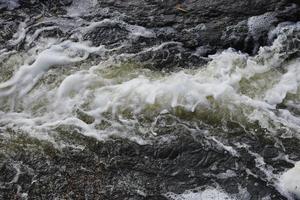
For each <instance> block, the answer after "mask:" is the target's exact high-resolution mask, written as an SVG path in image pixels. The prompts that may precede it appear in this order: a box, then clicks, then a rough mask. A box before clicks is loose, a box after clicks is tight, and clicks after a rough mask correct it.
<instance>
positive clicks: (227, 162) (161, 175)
mask: <svg viewBox="0 0 300 200" xmlns="http://www.w3.org/2000/svg"><path fill="white" fill-rule="evenodd" d="M68 134H70V133H68ZM72 134H74V133H72ZM172 134H174V135H177V138H176V139H175V140H173V141H169V142H167V143H164V142H161V141H160V140H157V141H155V143H153V144H151V145H150V144H149V145H148V144H145V145H139V144H137V143H135V142H132V141H129V140H126V139H114V140H109V141H106V142H99V141H97V140H95V139H92V138H86V137H83V136H80V135H78V136H76V137H77V140H76V141H77V143H82V144H84V145H85V146H84V147H83V148H82V149H74V148H64V149H61V150H58V149H56V148H54V147H53V146H52V145H51V144H48V143H44V142H38V141H37V140H34V139H30V138H26V137H22V138H19V136H18V139H16V140H12V141H10V143H8V144H7V145H6V146H4V147H1V150H2V152H7V151H9V152H8V154H6V155H3V154H1V159H0V164H1V166H0V173H1V178H0V184H1V188H0V191H1V195H0V197H1V198H3V199H16V198H17V199H22V198H25V197H29V199H55V198H60V199H61V198H66V199H168V198H167V197H166V193H168V192H174V193H182V192H184V191H185V190H188V189H191V188H195V187H199V186H204V185H221V186H222V187H223V189H224V190H225V191H226V192H228V193H231V194H238V193H239V192H240V190H241V188H244V189H246V191H248V193H243V194H240V195H241V196H239V197H240V198H245V199H263V198H264V197H267V196H269V194H272V195H271V198H272V199H286V198H285V197H283V196H282V195H281V194H280V193H278V192H277V191H276V190H275V188H274V186H272V185H269V184H268V183H267V180H268V177H266V174H264V172H263V170H264V167H266V166H267V164H268V162H272V163H273V164H274V160H277V161H275V162H276V163H278V165H279V166H280V167H286V165H287V166H289V167H290V166H292V165H291V164H288V163H286V162H284V161H283V160H281V159H280V158H279V157H278V156H279V155H280V152H282V151H283V150H282V149H279V148H276V147H274V144H275V141H273V140H272V139H271V138H270V139H269V141H266V140H268V139H266V138H265V136H263V137H261V136H256V137H253V136H251V135H247V134H244V133H243V134H241V135H239V134H238V133H232V134H237V135H236V137H235V138H234V141H231V142H232V143H235V142H243V144H247V145H249V146H251V149H245V148H240V149H239V152H238V154H239V155H233V154H232V152H230V151H226V150H224V149H222V148H220V146H218V145H217V143H216V142H214V140H211V139H208V138H206V137H205V136H204V135H205V134H203V133H201V132H198V133H194V134H192V135H191V134H190V133H189V132H184V131H181V132H179V131H178V133H177V131H173V133H172ZM224 134H228V133H224ZM69 137H73V138H74V135H73V136H71V135H70V136H69ZM79 138H82V139H83V140H78V139H79ZM298 143H299V142H298ZM266 144H269V145H266ZM298 145H299V144H298ZM33 146H34V148H32V147H33ZM293 146H294V145H293ZM288 151H290V150H288ZM292 151H293V150H292ZM292 151H291V152H292ZM250 152H251V153H250ZM261 152H262V155H263V158H264V160H265V161H266V165H265V166H264V164H262V163H261V164H258V165H257V163H256V162H257V160H256V157H255V156H254V154H256V153H261ZM276 157H277V159H276ZM274 158H275V159H274ZM237 166H238V167H237ZM260 167H262V168H260Z"/></svg>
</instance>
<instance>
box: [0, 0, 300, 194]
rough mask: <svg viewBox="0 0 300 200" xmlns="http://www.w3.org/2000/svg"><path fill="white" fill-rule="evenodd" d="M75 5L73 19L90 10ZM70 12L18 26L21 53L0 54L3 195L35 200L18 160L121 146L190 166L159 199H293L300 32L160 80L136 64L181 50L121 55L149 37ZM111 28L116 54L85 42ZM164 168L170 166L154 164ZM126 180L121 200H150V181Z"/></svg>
mask: <svg viewBox="0 0 300 200" xmlns="http://www.w3.org/2000/svg"><path fill="white" fill-rule="evenodd" d="M80 3H82V2H79V1H78V2H77V4H78V5H76V7H78V6H83V7H84V6H87V5H89V6H91V5H92V4H93V2H92V1H91V2H89V4H84V3H82V5H79V4H80ZM87 10H88V7H87ZM68 12H69V13H68V17H63V18H56V17H48V18H41V19H39V20H36V22H35V23H33V24H32V23H28V20H25V21H24V22H22V23H20V24H19V28H18V31H17V32H16V33H15V35H14V37H13V38H12V39H11V40H10V41H9V43H10V45H12V46H18V45H23V46H24V49H25V50H15V49H14V50H10V49H9V48H4V49H0V60H1V62H0V82H1V83H0V143H1V146H2V147H0V148H1V150H2V154H3V155H2V156H1V162H2V163H5V162H8V160H9V162H10V163H11V164H10V166H11V167H12V168H13V169H15V170H14V171H15V173H14V175H13V176H12V177H11V179H9V180H7V181H5V180H3V179H2V180H1V187H8V185H19V187H18V188H19V189H18V194H19V196H21V197H22V198H24V199H27V198H30V191H31V190H30V189H28V187H27V186H24V184H23V185H22V183H21V182H22V180H19V177H20V174H22V173H23V174H26V173H27V172H26V173H25V171H26V170H25V168H26V167H25V168H24V166H27V168H30V164H28V163H27V164H26V163H25V162H24V161H20V159H19V160H18V159H16V158H15V155H16V154H18V152H19V151H29V150H28V149H30V148H37V149H39V150H38V151H42V150H40V149H43V148H44V146H45V145H46V146H47V148H49V147H48V146H51V147H50V148H53V149H56V150H58V151H63V150H64V149H74V150H76V151H83V150H84V149H86V148H88V145H89V144H90V143H89V142H90V140H93V141H97V142H100V143H101V144H106V143H109V142H111V141H114V140H121V141H122V140H124V141H127V142H128V143H129V144H132V145H133V144H134V145H137V146H139V147H137V148H142V147H149V148H151V149H154V151H155V148H161V147H162V146H164V147H166V148H167V147H169V148H170V149H171V150H170V152H171V153H172V148H174V149H176V148H178V147H174V144H176V145H181V147H180V148H179V149H176V151H178V152H177V154H176V155H175V157H176V156H177V157H185V158H182V162H185V163H182V164H180V165H179V164H176V165H175V164H174V166H176V167H174V168H175V169H173V171H172V173H171V174H172V176H175V177H176V175H177V174H176V173H178V174H179V175H180V174H181V175H180V177H184V178H182V180H181V179H180V178H179V179H176V180H175V181H174V180H172V181H173V182H175V183H172V187H171V186H170V187H167V186H165V187H164V189H161V190H158V191H157V193H159V194H160V195H162V196H163V197H164V198H167V199H171V200H172V199H176V200H177V199H189V200H190V199H266V200H267V199H294V198H296V196H294V194H297V192H298V194H299V188H297V186H299V178H298V179H296V180H295V181H294V182H293V180H292V177H293V176H294V177H297V176H298V177H299V176H300V174H299V173H296V172H294V173H292V175H290V177H288V176H287V175H286V176H285V178H283V176H282V175H283V174H284V173H285V172H286V171H287V170H289V169H291V168H293V166H294V164H295V163H296V162H297V161H298V160H300V150H299V145H300V142H299V139H300V135H299V134H300V118H299V116H300V88H299V85H300V68H299V66H300V58H299V57H298V56H297V55H299V54H298V53H299V44H300V24H299V23H284V24H280V25H279V26H278V27H277V28H276V29H274V30H272V32H270V33H269V37H270V38H276V39H275V40H273V43H272V44H271V45H270V46H266V47H261V48H260V50H259V52H258V53H257V55H255V56H250V55H248V54H245V53H241V52H238V51H236V50H234V49H227V50H224V51H221V52H218V53H216V54H214V55H211V56H209V61H208V63H207V64H202V65H201V66H197V67H195V68H187V69H181V68H180V69H178V68H176V69H174V70H167V71H164V70H155V69H152V68H149V67H146V66H145V65H144V63H143V61H141V60H140V59H139V60H138V61H137V59H136V58H137V57H139V55H141V54H142V53H147V52H151V51H156V50H159V49H162V48H164V47H165V46H167V45H179V46H180V45H181V44H180V43H177V42H172V41H170V42H166V43H162V44H158V45H155V46H151V47H147V48H144V49H142V50H141V51H140V52H138V53H128V52H126V53H124V52H123V51H122V49H123V48H124V47H126V46H128V45H130V44H128V43H129V42H128V41H133V40H137V39H138V38H140V37H145V38H155V34H154V33H153V31H152V30H151V29H147V28H144V27H141V26H137V25H132V24H128V23H125V22H124V21H122V20H120V19H117V18H116V19H103V20H100V21H89V20H84V19H82V18H80V15H82V14H83V13H80V12H78V10H76V8H74V7H71V8H70V9H69V11H68ZM115 24H117V25H118V26H119V27H122V28H123V29H125V30H126V31H127V32H126V34H127V35H126V38H125V39H124V40H122V42H119V43H117V44H116V45H104V44H101V45H94V44H93V43H92V41H90V40H89V38H87V37H85V35H86V34H87V33H89V32H91V31H93V30H95V29H97V28H99V27H105V26H111V25H115ZM66 33H68V34H69V35H68V36H66ZM112 34H113V32H112ZM103 40H105V39H103ZM182 138H187V139H184V140H186V142H182V143H181V140H183V139H182ZM32 141H34V142H32ZM110 144H111V145H113V147H112V148H118V147H117V145H118V143H113V142H112V143H110ZM114 145H116V146H114ZM190 145H191V146H190ZM197 145H198V146H197ZM189 148H191V149H192V150H193V151H188V152H189V153H186V150H185V149H189ZM197 151H198V152H199V151H200V152H208V154H205V155H203V154H199V153H196V154H194V153H193V152H197ZM12 152H13V153H12ZM209 152H214V153H209ZM171 153H170V154H171ZM194 155H196V156H194ZM201 156H202V157H201ZM121 159H122V158H121ZM141 159H144V158H141ZM153 159H154V160H155V158H153ZM163 159H170V157H168V155H167V156H166V158H161V157H160V158H157V160H155V162H158V163H159V162H161V163H163V162H164V161H162V160H163ZM172 159H173V161H174V160H176V159H178V160H177V162H180V159H181V158H180V159H179V158H176V159H174V158H172ZM172 159H171V160H172ZM189 159H190V160H189ZM205 159H206V161H205ZM46 160H47V159H46ZM158 160H159V161H158ZM203 160H204V161H203ZM207 160H208V161H207ZM173 161H172V162H173ZM196 161H197V162H196ZM49 162H50V161H49ZM141 162H142V161H141ZM153 162H154V161H153ZM174 162H175V161H174ZM203 163H204V164H203ZM21 166H22V167H21ZM145 166H146V165H145ZM151 166H152V165H150V166H149V167H150V168H151ZM170 166H171V165H170ZM161 169H162V170H168V169H167V168H164V167H163V166H161ZM200 169H201V170H200ZM170 170H171V169H170ZM27 171H28V169H27ZM29 171H30V170H29ZM133 171H134V169H133ZM31 173H32V174H33V175H32V176H31V177H39V173H38V172H37V171H35V170H34V169H31ZM166 173H167V172H166ZM182 173H183V174H182ZM128 176H130V177H127V179H126V178H124V180H123V179H122V180H123V181H125V182H126V181H127V183H128V185H127V186H126V187H125V186H124V187H123V190H132V188H135V189H134V190H135V191H138V192H137V193H138V194H139V195H141V197H144V196H147V192H148V191H147V188H146V186H145V185H146V182H147V181H146V180H141V183H140V184H137V185H138V186H136V185H135V186H133V185H132V184H133V183H134V181H133V180H132V179H133V177H132V176H134V173H133V172H132V173H130V175H128ZM170 176H171V175H170ZM197 178H198V179H197ZM196 179H197V181H194V182H192V184H191V183H190V181H191V180H196ZM30 180H32V181H33V182H34V178H33V179H30ZM201 180H203V181H201ZM290 181H292V182H293V183H292V184H290ZM138 182H139V181H138ZM119 184H120V183H119ZM164 184H165V185H168V180H165V183H164ZM176 184H177V186H178V187H179V188H180V187H183V189H182V191H181V190H180V189H176ZM25 185H26V184H25ZM293 187H295V188H296V189H295V188H293ZM8 188H9V187H8ZM121 188H122V187H121ZM128 188H130V189H128ZM136 188H138V189H136ZM154 193H155V192H152V194H154ZM256 195H257V196H256ZM57 197H59V196H57ZM61 198H63V197H62V196H61ZM124 199H129V198H127V197H126V198H125V197H124Z"/></svg>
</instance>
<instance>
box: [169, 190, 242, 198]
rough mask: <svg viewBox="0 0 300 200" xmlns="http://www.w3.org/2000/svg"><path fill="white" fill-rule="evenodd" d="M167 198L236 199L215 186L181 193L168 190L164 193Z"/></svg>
mask: <svg viewBox="0 0 300 200" xmlns="http://www.w3.org/2000/svg"><path fill="white" fill-rule="evenodd" d="M165 196H166V197H167V198H168V199H169V200H236V198H234V197H231V196H230V195H229V194H227V193H225V192H224V191H222V190H220V189H216V188H207V189H205V190H200V189H198V190H190V191H185V192H184V193H182V194H175V193H172V192H169V193H167V194H166V195H165Z"/></svg>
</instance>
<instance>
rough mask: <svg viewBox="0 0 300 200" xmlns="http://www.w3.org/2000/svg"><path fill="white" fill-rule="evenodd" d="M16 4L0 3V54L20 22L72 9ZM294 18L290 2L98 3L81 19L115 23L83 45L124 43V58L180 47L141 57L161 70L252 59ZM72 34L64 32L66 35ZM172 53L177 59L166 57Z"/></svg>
mask: <svg viewBox="0 0 300 200" xmlns="http://www.w3.org/2000/svg"><path fill="white" fill-rule="evenodd" d="M15 2H16V3H15V4H16V6H14V7H11V6H9V4H10V3H8V1H3V2H2V3H1V2H0V4H1V5H2V6H1V7H2V12H1V14H0V19H1V21H0V27H1V31H0V41H1V44H0V45H2V48H3V47H5V48H9V47H10V46H12V45H11V43H10V42H9V41H10V39H11V38H12V36H13V34H14V33H15V32H16V30H17V29H18V28H17V27H19V25H20V23H21V22H24V21H25V20H27V21H28V22H29V23H34V22H35V21H37V20H39V19H40V18H44V17H50V16H60V17H62V18H65V17H68V14H67V13H68V8H69V7H70V6H72V5H73V4H74V5H75V4H76V1H74V2H72V1H71V0H67V1H15ZM299 13H300V8H299V2H297V1H291V0H272V1H268V2H266V1H259V0H257V1H246V0H238V1H225V0H224V1H217V0H212V1H196V0H195V1H193V0H185V1H171V0H163V1H160V0H159V1H155V0H151V1H147V0H143V1H135V0H132V1H108V0H107V1H100V0H99V1H97V2H96V3H95V2H94V5H93V7H92V8H91V9H90V10H89V11H88V12H87V13H86V14H85V15H83V16H80V17H81V18H82V19H84V20H87V21H101V20H104V19H112V20H115V21H116V20H120V21H121V22H120V21H119V22H115V23H106V24H104V25H103V26H101V27H98V28H95V29H93V30H91V31H88V32H86V33H85V35H84V36H83V39H87V40H91V41H92V42H93V44H94V45H100V44H102V45H111V46H116V45H118V44H121V43H122V44H124V42H126V44H127V46H126V47H124V48H123V51H122V52H123V53H137V52H140V51H141V49H143V48H147V47H148V48H149V47H153V46H156V45H159V44H162V43H164V42H175V43H176V42H177V43H180V47H176V48H175V49H174V47H173V46H172V45H171V47H170V48H168V47H167V48H165V49H160V50H158V52H153V53H152V54H154V55H152V54H151V53H150V54H151V55H149V52H147V53H146V55H142V58H141V59H142V60H143V61H145V60H146V61H147V59H148V58H149V57H150V58H151V59H152V58H153V61H152V62H151V65H152V67H154V68H158V69H162V68H172V66H180V67H195V65H197V63H205V62H206V61H207V59H206V57H207V56H208V55H210V54H214V53H215V52H217V51H220V50H222V49H226V48H229V47H232V48H235V49H237V50H241V51H243V52H247V53H249V54H255V53H256V52H257V51H258V49H259V47H260V46H264V45H268V44H270V43H271V42H272V41H273V40H274V38H272V37H270V35H268V33H269V32H270V30H272V29H274V28H275V27H276V26H277V25H278V24H279V23H282V22H295V21H298V20H299V19H300V14H299ZM26 16H27V17H26ZM28 16H30V17H29V18H28ZM122 23H126V24H128V25H138V26H141V27H144V28H146V29H147V30H149V31H151V32H152V35H151V36H145V35H140V36H139V37H138V38H128V37H127V36H128V32H130V30H128V27H125V26H124V24H122ZM78 25H80V23H79V24H78ZM64 31H66V30H64ZM71 31H72V30H67V32H69V33H70V32H71ZM20 46H21V44H20V45H18V47H19V48H20ZM11 48H13V47H11ZM174 51H175V55H177V58H176V57H175V58H174V57H168V54H174Z"/></svg>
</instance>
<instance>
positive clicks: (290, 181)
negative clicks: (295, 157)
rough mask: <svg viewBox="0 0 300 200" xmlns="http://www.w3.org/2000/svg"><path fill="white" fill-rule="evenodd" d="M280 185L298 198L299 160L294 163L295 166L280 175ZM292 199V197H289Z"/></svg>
mask: <svg viewBox="0 0 300 200" xmlns="http://www.w3.org/2000/svg"><path fill="white" fill-rule="evenodd" d="M280 187H281V188H282V189H283V190H285V191H287V192H289V193H291V194H292V195H295V196H296V197H297V198H300V162H297V163H296V164H295V167H293V168H292V169H289V170H288V171H286V172H285V173H283V174H282V176H281V177H280ZM290 199H293V197H290Z"/></svg>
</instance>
